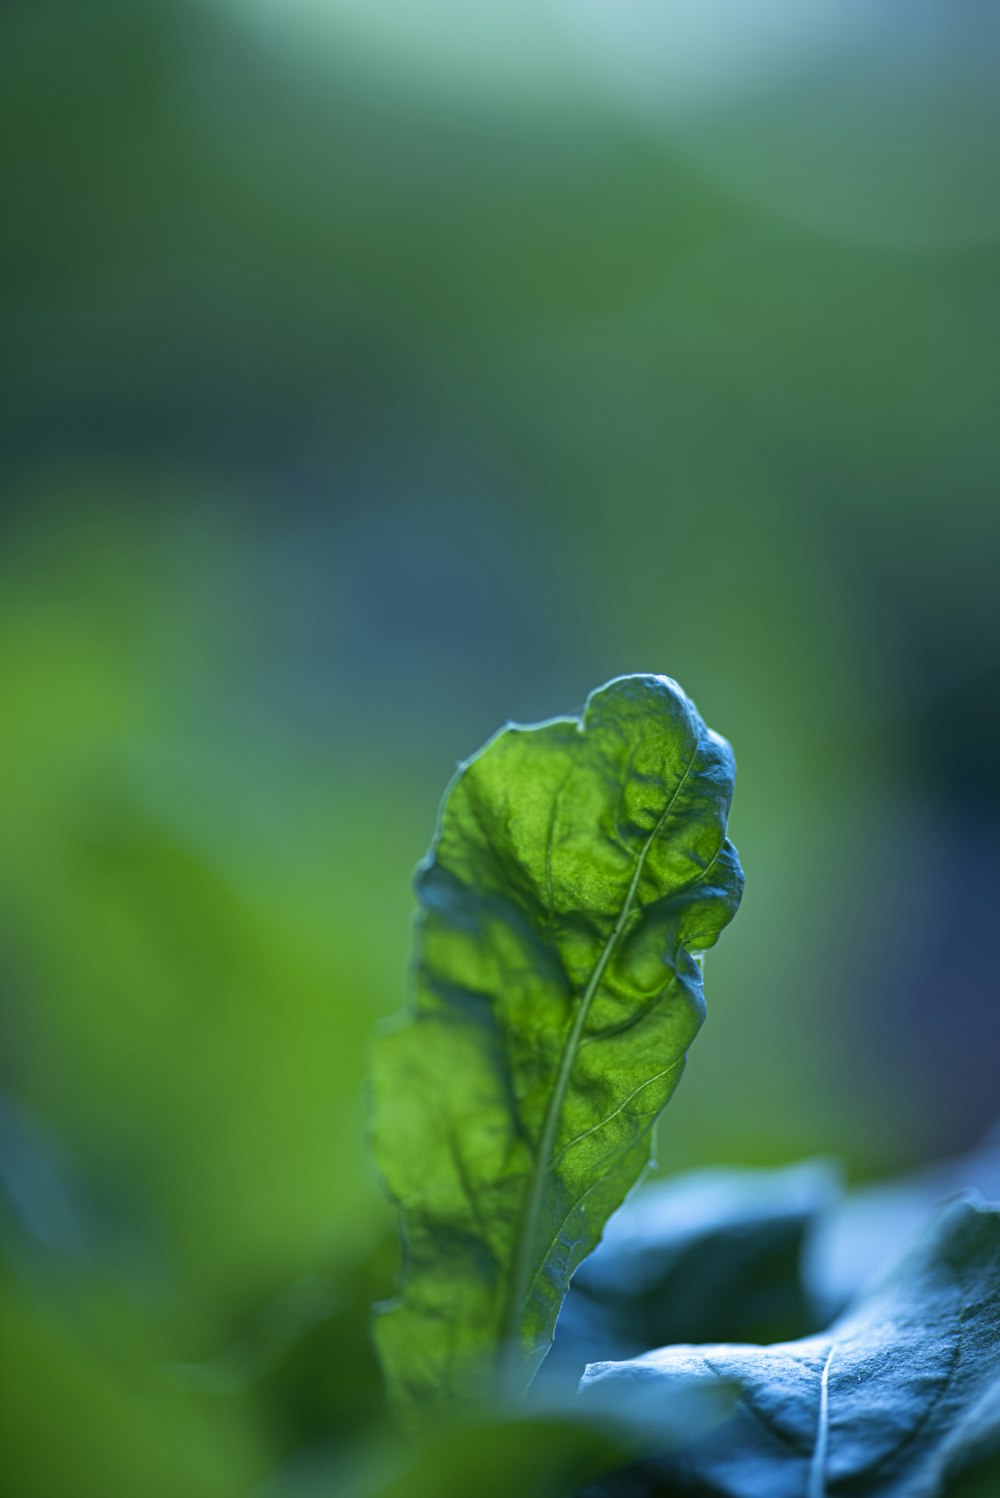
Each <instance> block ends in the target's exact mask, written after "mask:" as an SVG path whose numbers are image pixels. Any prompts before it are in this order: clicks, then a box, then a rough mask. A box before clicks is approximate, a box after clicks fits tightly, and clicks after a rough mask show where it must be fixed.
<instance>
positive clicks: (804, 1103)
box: [0, 0, 1000, 1498]
mask: <svg viewBox="0 0 1000 1498" xmlns="http://www.w3.org/2000/svg"><path fill="white" fill-rule="evenodd" d="M0 28H2V45H0V172H2V180H3V203H4V207H3V236H2V239H3V251H2V253H3V259H4V270H3V285H4V292H3V297H4V310H3V323H4V329H5V336H4V339H3V346H2V353H0V383H2V400H0V422H2V426H3V464H4V470H3V471H4V497H3V509H2V552H0V718H2V725H3V731H2V736H0V983H2V988H3V1018H2V1036H3V1063H2V1064H3V1074H2V1088H3V1102H2V1107H0V1171H2V1179H3V1198H2V1201H3V1206H2V1219H0V1225H2V1231H3V1269H4V1289H3V1292H2V1293H3V1323H4V1338H3V1354H2V1356H3V1363H4V1368H3V1374H2V1378H3V1386H4V1389H3V1392H4V1396H5V1399H4V1403H5V1416H4V1422H5V1428H4V1432H3V1438H4V1445H5V1449H6V1461H7V1470H8V1472H9V1481H8V1482H7V1484H6V1488H5V1490H6V1491H7V1492H9V1493H11V1495H12V1498H50V1495H57V1494H58V1495H63V1494H66V1493H74V1494H80V1495H89V1494H91V1493H93V1494H102V1495H107V1498H116V1495H119V1494H121V1495H129V1498H131V1495H138V1494H141V1495H143V1498H160V1495H161V1494H162V1495H164V1498H167V1495H170V1498H176V1495H178V1494H184V1495H192V1498H201V1495H205V1498H228V1495H237V1494H241V1495H242V1494H247V1495H253V1498H279V1495H280V1498H285V1495H291V1494H294V1495H298V1494H301V1493H306V1492H309V1493H312V1492H316V1493H319V1492H323V1493H334V1492H341V1491H344V1490H345V1489H344V1485H345V1484H347V1483H348V1482H349V1477H348V1475H347V1473H348V1472H349V1470H350V1468H351V1464H352V1463H354V1462H355V1461H356V1460H357V1453H358V1451H359V1449H361V1448H363V1447H364V1443H365V1442H366V1441H367V1440H368V1439H369V1438H374V1433H377V1430H378V1420H379V1413H378V1412H379V1394H378V1385H377V1378H376V1374H375V1370H374V1368H373V1366H372V1360H371V1354H370V1352H369V1349H368V1342H367V1334H366V1316H367V1309H366V1308H367V1305H368V1303H369V1302H370V1300H371V1299H372V1298H373V1297H374V1296H376V1295H380V1294H384V1293H386V1291H387V1289H388V1288H389V1286H390V1285H391V1280H392V1272H393V1264H394V1254H395V1248H394V1239H393V1224H392V1222H391V1219H390V1217H389V1214H388V1213H387V1211H386V1209H385V1208H384V1207H383V1205H382V1204H381V1202H380V1199H379V1195H378V1191H377V1188H376V1186H375V1184H374V1181H373V1177H372V1171H371V1167H370V1165H369V1163H368V1160H367V1157H366V1151H365V1144H364V1098H363V1075H364V1069H365V1056H366V1047H367V1044H368V1037H369V1035H370V1032H371V1028H372V1025H373V1024H374V1023H375V1021H376V1020H378V1019H379V1018H380V1017H381V1016H383V1015H385V1014H387V1013H389V1012H390V1011H392V1010H393V1009H395V1008H396V1007H398V1005H399V1004H400V1002H401V1001H402V997H403V994H404V988H405V971H406V963H407V953H408V946H409V935H410V917H411V910H412V899H411V895H410V888H409V880H410V874H411V870H412V867H413V865H414V863H415V861H416V860H417V858H418V857H419V856H420V855H421V854H422V852H423V851H424V849H425V847H426V845H427V843H428V841H429V838H430V835H431V831H432V827H433V820H434V813H435V809H436V806H437V802H438V799H439V796H440V793H441V790H442V788H443V786H444V784H445V782H446V780H447V779H448V776H449V774H450V773H451V770H452V769H453V767H454V763H455V761H456V760H457V759H458V758H460V757H463V756H465V755H467V754H468V753H470V752H471V751H472V750H473V749H475V748H476V747H477V746H478V744H479V743H480V742H481V741H482V740H483V739H484V738H485V737H486V736H487V735H488V734H489V733H491V732H492V731H493V730H494V729H495V728H497V727H498V726H499V725H500V724H501V723H502V722H503V721H504V720H506V719H507V718H515V719H521V720H530V719H532V718H536V717H543V716H549V715H551V714H554V713H557V712H565V711H575V710H576V709H577V708H578V707H579V706H580V705H581V703H582V700H583V698H584V696H585V694H586V692H587V690H588V689H589V688H590V687H592V686H594V685H596V684H598V683H599V682H601V681H602V680H604V679H605V678H607V677H608V676H611V675H615V674H618V673H621V672H626V671H639V670H642V671H664V672H667V673H668V674H670V675H673V676H676V677H677V678H678V679H679V680H680V681H681V682H682V683H683V685H684V686H685V687H686V688H687V690H688V691H689V692H690V693H691V694H692V695H693V696H694V698H695V699H696V701H697V702H698V704H699V706H700V708H701V710H702V711H703V713H704V714H705V716H706V717H707V719H708V720H709V722H710V723H712V724H713V726H715V727H717V728H718V729H719V730H720V731H722V732H724V733H725V734H726V735H727V736H728V737H729V738H730V739H731V740H732V742H733V744H734V745H735V748H736V752H737V759H738V762H739V777H738V783H737V799H736V804H735V808H734V814H733V820H732V832H733V836H734V839H735V841H736V842H737V845H738V846H739V848H740V850H741V853H742V856H743V860H744V864H745V867H746V870H747V876H748V884H747V893H746V897H745V901H744V905H743V909H742V911H741V913H740V916H739V918H738V920H737V922H736V924H735V925H734V927H733V929H732V930H731V931H730V932H728V933H727V935H726V939H725V940H724V941H723V943H722V944H721V945H720V947H719V949H718V952H717V953H713V954H712V956H711V957H710V959H709V962H708V972H707V989H708V1002H709V1020H708V1023H707V1025H706V1028H705V1031H704V1033H703V1035H702V1036H701V1037H700V1038H699V1041H698V1043H697V1046H696V1048H695V1051H694V1052H693V1055H692V1062H691V1066H690V1068H689V1072H688V1076H687V1078H686V1080H685V1082H684V1084H683V1086H682V1088H681V1091H680V1093H679V1094H678V1097H677V1099H676V1100H675V1102H674V1103H673V1104H672V1105H671V1108H670V1110H669V1114H668V1117H667V1121H666V1123H665V1125H664V1127H663V1130H662V1138H661V1144H660V1165H661V1168H662V1169H664V1170H668V1171H671V1172H672V1171H675V1170H679V1169H682V1168H685V1167H690V1166H697V1165H704V1164H708V1163H725V1162H734V1163H740V1162H742V1163H749V1164H754V1163H763V1164H766V1163H778V1162H784V1161H787V1160H791V1159H794V1158H796V1157H797V1156H799V1155H802V1154H805V1153H809V1152H815V1151H820V1152H826V1153H832V1154H837V1155H841V1156H843V1157H844V1158H845V1160H846V1162H847V1164H848V1168H849V1170H850V1171H851V1173H852V1174H853V1176H854V1177H855V1178H864V1177H868V1176H873V1175H876V1174H879V1173H881V1172H887V1171H891V1170H893V1169H897V1168H901V1167H904V1166H906V1165H908V1164H911V1163H914V1162H916V1161H919V1160H921V1159H924V1158H929V1157H932V1156H935V1155H937V1154H940V1153H942V1152H946V1151H951V1150H959V1149H962V1148H964V1147H966V1146H968V1145H969V1144H971V1143H972V1142H973V1141H974V1140H975V1139H976V1137H977V1136H978V1135H979V1133H980V1132H981V1131H982V1130H983V1129H984V1128H985V1127H986V1126H987V1125H988V1123H989V1122H990V1120H991V1118H992V1116H993V1114H994V1113H995V1111H996V1106H997V1096H996V1094H997V1085H996V1077H997V1075H998V1056H1000V1011H998V1006H997V1003H996V984H995V979H994V972H995V967H996V959H995V952H994V941H993V934H994V931H995V926H996V911H997V908H998V903H1000V874H998V863H997V858H996V853H995V848H996V838H997V834H998V831H1000V827H998V823H1000V790H998V780H997V768H996V767H997V758H998V749H1000V709H998V693H997V686H998V674H1000V673H998V657H1000V613H998V608H997V591H998V577H1000V572H998V562H1000V506H998V504H997V500H996V489H997V478H998V476H1000V422H998V419H997V404H998V392H1000V337H998V312H1000V194H998V193H997V190H996V183H997V181H998V180H1000V118H998V115H997V110H996V98H995V84H996V76H997V62H998V59H1000V19H998V13H997V11H996V10H995V9H993V8H991V7H989V6H987V5H982V4H978V3H972V0H963V3H958V4H954V3H952V4H945V3H944V0H940V3H935V4H932V3H927V0H910V3H908V4H907V5H906V6H903V5H901V4H887V3H881V0H870V3H867V4H865V5H863V6H862V5H860V4H847V5H845V4H842V3H838V4H836V5H835V4H833V3H832V0H829V3H825V0H808V3H805V4H803V3H798V4H796V5H794V6H793V5H791V4H789V3H783V0H762V3H761V4H759V5H755V6H741V5H737V4H736V0H727V3H725V4H720V6H719V7H707V8H706V7H699V6H697V5H696V4H694V3H693V0H675V3H674V4H672V5H669V6H664V5H658V4H655V3H653V0H626V3H621V0H617V3H611V0H579V3H578V4H571V3H569V0H534V3H532V4H528V3H526V0H509V3H508V4H506V5H504V6H498V7H482V8H480V7H477V6H463V7H460V6H458V5H457V4H448V3H446V0H411V3H409V4H406V5H398V6H397V5H392V4H382V3H379V0H364V3H362V0H229V3H226V0H202V3H195V0H188V3H184V0H146V3H144V4H143V5H141V6H136V5H134V4H125V3H115V0H92V3H90V4H88V5H86V6H82V5H80V4H78V3H76V0H64V3H58V0H8V4H7V5H6V6H5V7H4V9H3V17H2V20H0Z"/></svg>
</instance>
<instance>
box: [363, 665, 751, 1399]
mask: <svg viewBox="0 0 1000 1498" xmlns="http://www.w3.org/2000/svg"><path fill="white" fill-rule="evenodd" d="M733 769H734V766H733V758H732V752H731V750H730V749H729V746H728V744H726V743H725V741H724V740H723V739H720V738H719V737H718V736H717V735H716V734H714V733H712V732H711V731H710V730H709V729H707V728H706V727H705V725H704V723H703V722H702V720H701V718H700V717H699V716H698V713H697V710H696V709H695V707H694V705H693V704H692V703H691V702H690V700H689V699H688V698H687V697H686V696H685V695H684V693H683V692H682V691H681V690H680V688H679V687H678V686H676V684H675V683H674V682H672V681H669V680H668V679H667V678H665V677H661V676H630V677H622V678H619V679H618V680H616V681H612V682H610V683H609V684H608V685H607V686H605V687H603V688H601V689H600V690H599V691H596V692H594V693H593V694H592V695H591V697H590V698H589V699H588V702H587V706H586V709H585V712H584V714H583V716H582V718H580V719H577V718H558V719H554V720H552V721H551V722H548V723H542V724H540V725H538V726H535V727H530V728H525V727H520V726H517V725H512V726H510V727H508V728H506V729H504V730H503V731H502V732H501V733H499V734H498V735H497V736H496V737H495V738H494V739H492V740H491V741H490V742H489V743H488V744H487V745H486V747H485V748H484V749H483V750H482V751H481V752H480V753H479V754H478V755H476V756H475V757H474V758H473V759H472V760H470V761H469V762H468V763H467V764H465V765H463V766H461V767H460V769H459V771H458V774H457V775H456V777H455V779H454V780H453V782H452V784H451V787H450V789H449V791H448V793H447V795H446V798H445V802H444V806H443V808H442V812H441V817H440V822H439V826H438V830H437V834H436V836H435V839H434V843H433V845H432V848H431V851H430V854H429V855H428V858H427V860H426V861H425V863H424V864H423V865H422V867H421V870H420V872H419V877H418V881H417V891H418V894H419V897H420V902H421V905H422V907H423V910H422V916H421V920H420V923H419V925H418V930H417V954H416V972H415V979H414V992H413V1000H412V1003H411V1007H410V1009H409V1011H408V1012H407V1013H406V1014H404V1015H403V1016H401V1018H400V1019H399V1021H397V1022H396V1023H395V1025H394V1026H393V1027H392V1028H391V1029H390V1030H388V1031H387V1032H386V1033H385V1034H384V1035H383V1036H382V1037H381V1038H380V1040H379V1043H378V1045H377V1047H376V1052H375V1057H374V1104H375V1119H374V1147H375V1153H376V1157H377V1161H378V1165H379V1168H380V1170H381V1174H382V1177H383V1180H384V1182H385V1185H386V1188H387V1190H388V1192H389V1194H390V1195H391V1197H392V1198H393V1199H394V1200H395V1201H396V1202H397V1203H398V1205H399V1207H400V1209H401V1212H402V1221H403V1232H404V1239H405V1244H406V1264H405V1269H404V1275H403V1283H402V1288H401V1294H400V1297H399V1299H398V1301H397V1302H396V1303H395V1304H394V1305H392V1306H390V1307H388V1308H387V1309H386V1310H385V1311H384V1312H383V1314H382V1315H381V1316H380V1317H379V1318H378V1321H377V1324H376V1338H377V1343H378V1347H379V1352H380V1355H381V1358H382V1363H383V1367H384V1370H385V1373H386V1378H387V1382H388V1385H389V1390H390V1395H391V1397H392V1399H393V1401H394V1402H395V1404H396V1406H397V1407H398V1408H399V1409H400V1410H401V1412H403V1413H404V1414H408V1415H410V1416H417V1415H418V1414H419V1413H421V1412H424V1411H429V1410H430V1409H432V1408H434V1407H435V1406H436V1407H437V1408H439V1409H448V1408H450V1407H453V1406H454V1404H455V1403H456V1401H461V1400H463V1399H467V1398H473V1399H474V1398H476V1397H482V1396H486V1395H489V1394H491V1393H496V1392H498V1391H500V1390H503V1391H504V1392H511V1391H519V1390H523V1389H524V1388H525V1387H526V1385H527V1383H528V1382H529V1381H530V1379H531V1377H532V1376H533V1374H534V1372H535V1370H536V1369H537V1367H538V1364H539V1362H540V1360H541V1359H542V1357H543V1356H544V1355H545V1352H546V1350H547V1348H548V1347H549V1345H550V1343H551V1341H552V1335H553V1331H554V1328H555V1323H556V1318H557V1316H558V1314H559V1308H560V1306H561V1304H562V1301H563V1297H564V1295H565V1294H566V1289H567V1286H568V1284H569V1280H570V1276H571V1275H572V1273H573V1271H574V1269H575V1268H576V1267H577V1265H578V1264H579V1263H580V1261H581V1260H582V1259H583V1258H584V1256H585V1255H586V1254H588V1253H589V1252H590V1251H591V1249H593V1247H594V1246H595V1244H596V1243H597V1241H598V1239H599V1238H600V1235H601V1231H602V1229H603V1227H604V1224H605V1222H606V1221H607V1219H608V1217H609V1216H610V1214H611V1213H612V1212H613V1211H614V1210H615V1208H616V1207H618V1206H619V1205H620V1204H621V1202H622V1200H623V1199H624V1197H625V1195H626V1194H627V1192H628V1191H629V1190H630V1189H631V1187H632V1186H633V1185H634V1184H635V1182H636V1180H637V1179H638V1178H639V1176H640V1174H641V1173H642V1171H643V1169H644V1167H645V1166H646V1164H647V1163H648V1160H649V1155H650V1136H651V1131H652V1128H653V1124H654V1123H655V1121H656V1118H657V1116H658V1115H659V1113H660V1111H661V1109H662V1108H663V1106H664V1104H665V1103H666V1102H667V1100H668V1098H669V1097H670V1095H671V1093H672V1092H673V1090H674V1088H675V1087H676V1086H677V1083H678V1081H679V1079H680V1075H681V1072H682V1070H683V1066H684V1060H685V1056H686V1054H687V1050H688V1047H689V1046H690V1044H691V1042H692V1040H693V1039H694V1037H695V1035H696V1034H697V1032H698V1029H699V1027H700V1025H701V1023H702V1020H703V1018H704V1013H705V1004H704V998H703V995H702V979H701V964H700V960H699V958H698V955H697V954H699V953H700V952H702V951H703V950H704V949H705V948H707V947H710V946H711V945H712V944H713V943H714V942H715V940H716V938H717V936H718V934H719V932H720V931H721V929H722V927H723V926H725V925H726V923H727V922H728V921H729V920H730V919H731V918H732V916H733V914H734V913H735V910H736V907H737V905H738V903H739V898H740V893H741V890H742V873H741V871H740V867H739V862H738V860H737V857H736V852H735V850H734V848H733V847H732V845H731V844H730V843H729V842H728V841H727V839H726V819H727V815H728V812H729V804H730V799H731V796H732V786H733Z"/></svg>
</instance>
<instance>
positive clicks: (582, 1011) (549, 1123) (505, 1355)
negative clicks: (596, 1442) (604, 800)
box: [499, 733, 700, 1362]
mask: <svg viewBox="0 0 1000 1498" xmlns="http://www.w3.org/2000/svg"><path fill="white" fill-rule="evenodd" d="M699 746H700V737H699V735H698V734H697V733H696V734H695V743H694V748H693V749H692V751H691V757H690V759H689V760H688V762H687V765H686V766H685V768H684V773H683V775H682V776H681V778H680V780H679V781H678V782H677V785H676V786H675V788H674V793H673V795H672V796H671V797H670V800H669V801H668V802H667V804H666V806H665V807H664V808H663V811H662V812H661V813H660V816H659V818H658V819H657V822H656V825H655V827H654V828H653V830H652V831H651V832H650V834H649V836H648V837H647V839H646V841H645V843H644V844H643V846H642V849H641V851H640V853H639V857H638V858H637V860H636V865H635V869H634V871H633V874H632V878H631V880H630V882H629V887H628V890H627V892H626V895H625V900H624V902H623V904H622V908H621V911H620V912H619V915H618V919H617V921H616V922H615V925H614V929H613V931H612V932H611V935H610V936H609V937H608V939H607V941H606V942H605V944H604V947H603V949H602V951H601V955H600V957H599V958H598V959H597V962H596V964H595V966H594V971H593V972H592V973H591V975H590V978H589V979H588V981H587V986H586V988H585V989H584V991H583V996H582V998H581V1000H580V1003H579V1006H578V1008H577V1012H576V1016H575V1018H574V1020H573V1024H572V1026H571V1027H570V1030H569V1033H568V1034H567V1037H566V1041H565V1043H564V1045H563V1049H562V1055H561V1056H560V1058H559V1070H558V1072H557V1073H556V1080H555V1085H554V1086H553V1089H552V1092H551V1093H550V1095H549V1101H548V1106H547V1108H546V1110H545V1119H544V1122H543V1124H542V1132H541V1135H540V1136H539V1141H538V1151H537V1153H536V1156H535V1161H534V1168H533V1170H532V1174H531V1184H530V1187H529V1192H528V1195H527V1197H526V1205H525V1209H524V1215H523V1217H522V1224H521V1229H520V1233H519V1239H518V1242H517V1245H516V1250H515V1256H514V1273H513V1274H512V1276H511V1278H510V1280H509V1281H508V1289H507V1297H506V1302H505V1306H504V1314H503V1319H502V1323H501V1342H500V1348H499V1355H500V1357H501V1359H502V1360H503V1361H505V1362H506V1361H507V1360H508V1359H510V1358H511V1357H512V1355H513V1357H515V1358H516V1357H517V1356H518V1355H519V1353H520V1333H521V1317H522V1315H523V1313H524V1302H525V1299H526V1296H527V1291H528V1286H529V1284H530V1283H532V1281H533V1279H534V1278H535V1277H536V1276H534V1275H533V1273H532V1265H531V1250H532V1247H533V1245H534V1242H535V1237H536V1234H537V1230H538V1217H539V1213H540V1210H541V1204H542V1194H543V1191H544V1187H545V1180H546V1177H547V1175H548V1172H549V1165H550V1161H551V1156H552V1149H553V1145H554V1144H555V1137H556V1130H557V1129H558V1127H559V1119H560V1117H561V1114H562V1108H563V1103H564V1102H565V1099H566V1092H567V1089H568V1087H569V1081H570V1077H571V1075H572V1072H573V1067H574V1065H575V1063H576V1057H577V1053H578V1051H579V1049H580V1041H581V1037H582V1035H583V1030H584V1027H585V1025H586V1023H587V1016H588V1014H589V1012H590V1007H591V1004H592V1003H593V1001H594V997H595V995H596V993H597V990H598V988H599V987H600V985H601V980H602V978H603V977H604V974H605V972H606V970H607V966H608V963H609V962H610V961H611V958H612V957H613V956H614V953H615V949H616V948H617V946H618V943H619V941H620V940H621V937H622V934H623V932H624V930H625V926H626V924H627V922H628V919H629V916H630V915H631V914H632V909H633V902H634V900H635V896H636V891H637V890H638V888H639V881H640V879H641V878H642V872H643V869H644V868H645V866H646V859H647V857H648V855H649V850H650V849H651V848H652V846H653V844H654V842H655V841H656V839H657V838H658V837H659V835H660V833H661V831H662V830H663V825H664V823H665V822H666V820H667V817H668V816H669V815H670V813H671V811H673V808H674V805H675V804H676V801H677V797H678V796H679V795H680V793H681V791H682V789H683V788H684V784H685V782H686V781H687V778H688V775H689V774H690V773H691V767H692V765H693V764H694V762H695V758H696V757H697V754H698V749H699ZM549 1252H551V1249H549V1250H547V1251H546V1257H547V1255H548V1253H549Z"/></svg>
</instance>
